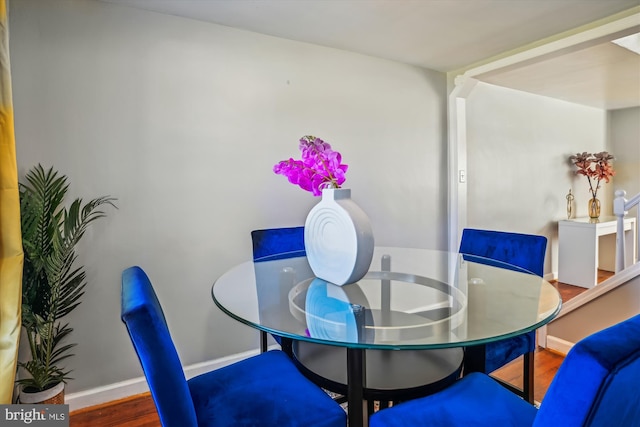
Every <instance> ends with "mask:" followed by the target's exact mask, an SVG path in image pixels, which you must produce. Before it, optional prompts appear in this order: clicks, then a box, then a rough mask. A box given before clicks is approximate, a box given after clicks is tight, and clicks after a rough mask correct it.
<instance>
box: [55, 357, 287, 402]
mask: <svg viewBox="0 0 640 427" xmlns="http://www.w3.org/2000/svg"><path fill="white" fill-rule="evenodd" d="M274 348H278V347H277V346H276V347H274ZM257 353H258V351H257V350H251V351H245V352H244V353H238V354H233V355H231V356H226V357H222V358H219V359H215V360H211V361H207V362H201V363H196V364H194V365H190V366H187V367H185V368H184V374H185V376H186V377H187V378H192V377H194V376H196V375H200V374H203V373H205V372H209V371H213V370H215V369H219V368H222V367H224V366H227V365H230V364H232V363H235V362H238V361H240V360H243V359H246V358H248V357H251V356H255V355H256V354H257ZM147 391H149V386H148V385H147V380H146V379H145V378H144V377H138V378H132V379H130V380H126V381H120V382H117V383H114V384H108V385H105V386H100V387H96V388H92V389H89V390H83V391H79V392H76V393H69V394H66V395H65V397H64V403H66V404H68V405H69V411H70V412H71V411H76V410H78V409H82V408H87V407H90V406H95V405H100V404H103V403H107V402H111V401H113V400H119V399H124V398H125V397H129V396H134V395H136V394H140V393H145V392H147Z"/></svg>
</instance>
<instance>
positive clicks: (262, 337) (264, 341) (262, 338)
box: [260, 331, 268, 353]
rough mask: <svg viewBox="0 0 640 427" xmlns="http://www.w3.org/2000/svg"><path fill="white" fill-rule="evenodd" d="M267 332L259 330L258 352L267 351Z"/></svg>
mask: <svg viewBox="0 0 640 427" xmlns="http://www.w3.org/2000/svg"><path fill="white" fill-rule="evenodd" d="M267 338H268V337H267V333H266V332H265V331H260V353H266V352H267Z"/></svg>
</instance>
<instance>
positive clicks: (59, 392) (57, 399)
mask: <svg viewBox="0 0 640 427" xmlns="http://www.w3.org/2000/svg"><path fill="white" fill-rule="evenodd" d="M20 403H29V404H35V405H39V404H42V405H62V404H63V403H64V383H58V384H56V385H55V386H53V387H51V388H48V389H46V390H43V391H37V392H34V393H30V392H26V391H25V390H24V389H23V388H22V387H21V388H20Z"/></svg>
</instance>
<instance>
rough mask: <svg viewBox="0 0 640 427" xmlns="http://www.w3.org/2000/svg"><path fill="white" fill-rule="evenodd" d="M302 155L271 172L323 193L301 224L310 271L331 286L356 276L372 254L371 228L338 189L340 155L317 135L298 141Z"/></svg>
mask: <svg viewBox="0 0 640 427" xmlns="http://www.w3.org/2000/svg"><path fill="white" fill-rule="evenodd" d="M299 148H300V151H301V153H302V158H301V159H300V160H294V159H292V158H289V159H288V160H282V161H280V162H278V163H277V164H276V165H275V166H274V167H273V171H274V172H275V173H276V174H278V175H284V176H286V177H287V178H288V179H289V182H291V183H292V184H295V185H298V186H299V187H300V188H302V189H303V190H306V191H309V192H311V193H312V194H313V195H314V196H320V195H322V200H321V201H320V203H318V204H317V205H315V206H314V207H313V208H312V209H311V211H310V212H309V214H308V215H307V219H306V221H305V224H304V246H305V251H306V253H307V260H308V261H309V266H310V267H311V270H312V271H313V273H314V274H315V275H316V276H317V277H319V278H320V279H323V280H326V281H327V282H331V283H333V284H336V285H344V284H347V283H353V282H356V281H358V280H360V279H361V278H362V277H364V275H365V274H366V273H367V271H368V270H369V266H370V265H371V259H372V258H373V247H374V239H373V231H372V228H371V223H370V221H369V217H368V216H367V214H366V213H365V212H364V211H363V210H362V209H361V208H360V207H359V206H358V205H357V204H356V203H355V202H354V201H353V200H351V190H350V189H345V188H342V187H341V186H342V184H343V183H344V182H345V179H346V178H345V173H346V172H347V169H348V166H347V165H346V164H343V163H342V155H341V154H340V153H339V152H337V151H335V150H333V149H332V148H331V145H330V144H329V143H327V142H325V141H323V140H322V139H320V138H317V137H315V136H311V135H307V136H303V137H302V138H301V139H300V144H299Z"/></svg>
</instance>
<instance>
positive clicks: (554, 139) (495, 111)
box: [467, 83, 613, 274]
mask: <svg viewBox="0 0 640 427" xmlns="http://www.w3.org/2000/svg"><path fill="white" fill-rule="evenodd" d="M467 108H468V109H467V117H468V128H467V132H468V135H467V138H468V145H467V159H468V160H467V161H468V212H469V214H468V225H469V226H470V227H479V228H489V229H500V230H505V231H514V232H521V233H533V234H541V235H545V236H546V237H547V238H548V239H549V243H548V246H547V256H546V264H545V269H544V271H545V274H550V273H551V272H554V271H557V267H556V265H557V261H556V260H557V250H556V248H557V221H558V220H559V219H564V218H566V212H567V209H566V195H567V193H568V192H569V189H572V193H573V194H574V195H575V200H574V216H587V201H588V199H589V192H588V188H589V187H588V183H587V179H586V178H585V177H583V176H575V174H574V171H575V167H573V166H572V165H571V164H570V163H569V161H568V157H569V156H570V155H572V154H575V153H576V152H578V151H580V152H582V151H589V152H597V151H602V150H605V149H606V144H607V132H608V127H607V126H608V124H607V112H606V111H603V110H600V109H596V108H591V107H584V106H581V105H577V104H572V103H569V102H565V101H560V100H556V99H552V98H547V97H543V96H539V95H532V94H529V93H525V92H520V91H516V90H512V89H508V88H503V87H498V86H494V85H490V84H487V83H478V85H476V87H475V88H474V90H473V92H472V93H471V95H470V96H469V98H468V100H467ZM612 194H613V187H612V185H604V186H603V187H602V188H601V190H600V191H599V192H598V198H600V199H601V200H602V204H603V214H606V213H607V212H608V213H609V214H611V212H612V207H611V195H612Z"/></svg>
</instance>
